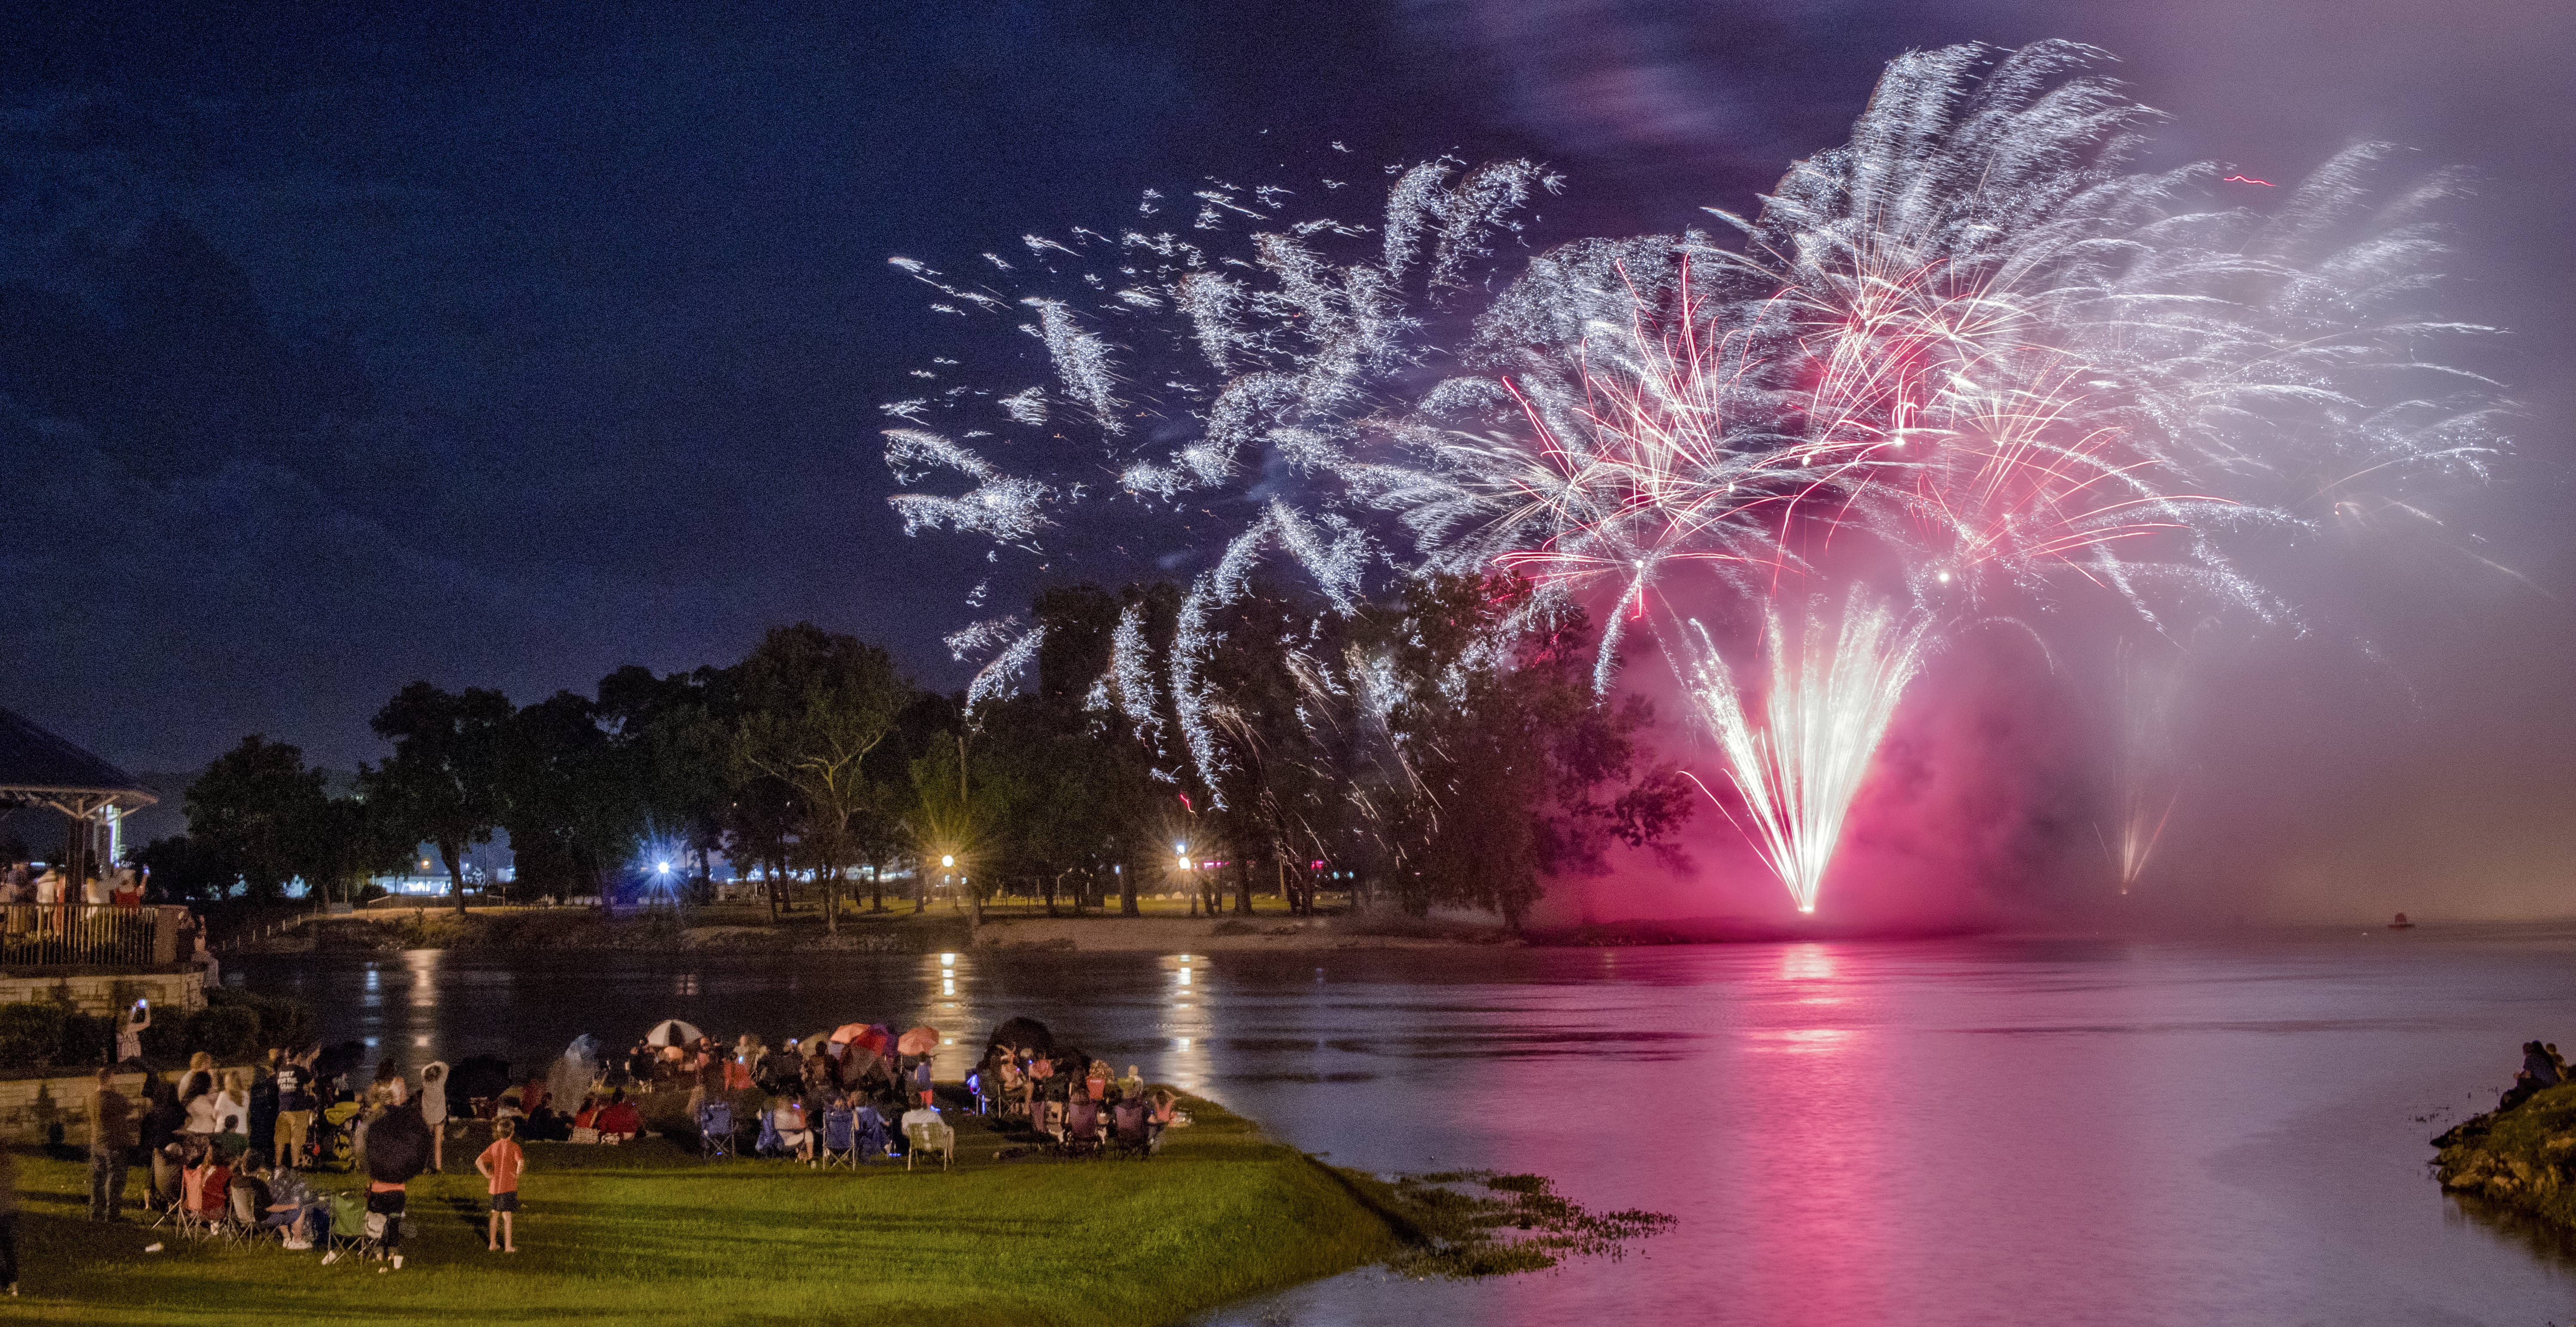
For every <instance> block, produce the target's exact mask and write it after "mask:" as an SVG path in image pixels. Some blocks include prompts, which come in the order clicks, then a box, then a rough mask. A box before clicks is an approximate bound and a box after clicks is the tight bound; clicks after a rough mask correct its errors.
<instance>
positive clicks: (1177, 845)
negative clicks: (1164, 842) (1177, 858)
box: [1172, 839, 1190, 852]
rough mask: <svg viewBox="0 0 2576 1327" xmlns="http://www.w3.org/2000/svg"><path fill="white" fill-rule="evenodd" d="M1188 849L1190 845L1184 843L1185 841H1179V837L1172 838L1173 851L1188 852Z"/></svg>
mask: <svg viewBox="0 0 2576 1327" xmlns="http://www.w3.org/2000/svg"><path fill="white" fill-rule="evenodd" d="M1189 850H1190V845H1188V844H1186V843H1183V842H1181V841H1180V840H1179V839H1174V840H1172V851H1174V852H1188V851H1189Z"/></svg>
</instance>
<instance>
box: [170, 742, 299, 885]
mask: <svg viewBox="0 0 2576 1327" xmlns="http://www.w3.org/2000/svg"><path fill="white" fill-rule="evenodd" d="M329 800H330V799H329V798H328V797H327V796H326V795H325V794H324V793H323V791H322V772H321V771H320V770H308V769H306V768H305V767H304V752H303V751H302V750H300V749H298V748H296V747H293V746H289V745H287V744H286V743H283V742H271V741H268V740H266V739H264V738H262V737H261V736H260V735H259V734H257V733H253V734H252V735H250V736H248V737H245V738H243V739H242V741H241V745H239V746H237V747H234V748H233V749H232V750H230V751H227V752H225V753H224V754H222V755H221V756H218V757H216V758H215V761H214V763H213V764H210V765H208V766H206V770H205V772H204V773H202V774H200V775H198V776H197V778H196V780H195V781H194V782H192V783H190V784H189V785H188V795H187V809H188V838H189V840H190V842H191V844H192V845H193V846H194V848H195V849H196V851H197V852H198V853H200V854H202V860H201V861H200V862H199V863H198V864H197V865H198V867H199V869H201V870H210V871H212V872H213V873H214V874H216V875H219V876H225V877H227V879H226V883H227V884H228V883H229V882H230V880H235V879H237V880H239V881H241V883H242V885H243V887H244V888H245V889H246V890H247V891H248V892H249V894H250V896H251V897H252V898H255V899H261V900H271V899H275V898H278V897H280V896H281V895H282V894H283V893H284V892H285V889H286V884H287V882H288V881H290V880H292V879H294V878H296V877H297V876H298V875H299V874H301V873H302V871H301V868H302V867H303V866H304V865H305V864H306V862H307V861H308V860H310V858H311V857H312V854H313V850H314V848H315V846H316V845H315V837H316V834H317V830H319V829H320V826H319V824H318V822H319V820H320V819H321V817H322V815H323V808H324V806H325V805H326V804H327V803H328V802H329Z"/></svg>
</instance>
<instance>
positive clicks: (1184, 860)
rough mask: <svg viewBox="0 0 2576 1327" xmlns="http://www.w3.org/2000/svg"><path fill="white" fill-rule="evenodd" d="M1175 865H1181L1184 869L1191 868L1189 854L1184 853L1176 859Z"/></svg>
mask: <svg viewBox="0 0 2576 1327" xmlns="http://www.w3.org/2000/svg"><path fill="white" fill-rule="evenodd" d="M1174 865H1177V866H1179V867H1180V868H1181V869H1182V870H1184V871H1186V870H1188V869H1190V859H1189V856H1188V854H1186V853H1184V854H1182V855H1181V856H1180V857H1179V858H1177V859H1175V860H1174Z"/></svg>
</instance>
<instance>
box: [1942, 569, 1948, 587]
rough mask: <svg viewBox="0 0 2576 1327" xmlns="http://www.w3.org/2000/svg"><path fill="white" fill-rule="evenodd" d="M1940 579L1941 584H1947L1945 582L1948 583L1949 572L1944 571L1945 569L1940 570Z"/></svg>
mask: <svg viewBox="0 0 2576 1327" xmlns="http://www.w3.org/2000/svg"><path fill="white" fill-rule="evenodd" d="M1940 579H1941V583H1942V584H1943V585H1947V584H1949V583H1950V573H1948V572H1946V571H1945V572H1942V573H1941V577H1940Z"/></svg>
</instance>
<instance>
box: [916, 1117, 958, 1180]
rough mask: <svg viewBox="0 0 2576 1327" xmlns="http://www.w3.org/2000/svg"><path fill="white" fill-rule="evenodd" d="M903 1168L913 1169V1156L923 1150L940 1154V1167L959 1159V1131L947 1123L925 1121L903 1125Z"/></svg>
mask: <svg viewBox="0 0 2576 1327" xmlns="http://www.w3.org/2000/svg"><path fill="white" fill-rule="evenodd" d="M903 1141H904V1149H903V1168H904V1169H905V1170H910V1169H912V1162H913V1158H915V1157H918V1156H920V1155H921V1154H922V1153H923V1152H937V1153H938V1154H939V1168H940V1169H941V1170H946V1169H948V1164H949V1163H950V1162H952V1161H954V1160H956V1159H957V1131H956V1130H955V1129H952V1128H950V1127H948V1126H947V1125H946V1124H940V1123H931V1122H924V1123H921V1124H907V1125H905V1126H903Z"/></svg>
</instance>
